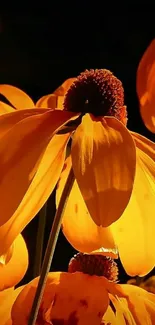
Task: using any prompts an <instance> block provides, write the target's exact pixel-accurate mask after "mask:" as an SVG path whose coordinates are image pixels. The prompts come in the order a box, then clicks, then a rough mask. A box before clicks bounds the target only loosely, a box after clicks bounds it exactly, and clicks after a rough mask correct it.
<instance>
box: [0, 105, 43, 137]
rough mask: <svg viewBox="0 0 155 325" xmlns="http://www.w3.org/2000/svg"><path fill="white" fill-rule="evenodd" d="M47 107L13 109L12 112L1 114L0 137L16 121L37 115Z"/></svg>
mask: <svg viewBox="0 0 155 325" xmlns="http://www.w3.org/2000/svg"><path fill="white" fill-rule="evenodd" d="M47 111H48V110H47V109H38V108H34V109H23V110H19V111H16V110H14V109H13V112H10V113H9V114H3V115H2V116H0V130H1V131H0V139H1V138H2V137H3V136H4V135H5V133H7V132H8V131H9V130H10V129H11V128H12V127H13V126H14V125H15V124H16V123H18V122H20V121H21V120H23V119H25V118H27V117H30V116H33V115H37V114H43V113H46V112H47Z"/></svg>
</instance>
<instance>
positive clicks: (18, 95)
mask: <svg viewBox="0 0 155 325" xmlns="http://www.w3.org/2000/svg"><path fill="white" fill-rule="evenodd" d="M0 94H2V95H3V96H4V97H5V98H6V99H7V100H8V101H9V102H10V103H11V105H12V106H14V107H15V108H17V109H24V108H34V107H35V105H34V103H33V101H32V99H31V98H30V97H29V96H28V95H27V94H26V93H24V91H22V90H21V89H19V88H16V87H14V86H11V85H0Z"/></svg>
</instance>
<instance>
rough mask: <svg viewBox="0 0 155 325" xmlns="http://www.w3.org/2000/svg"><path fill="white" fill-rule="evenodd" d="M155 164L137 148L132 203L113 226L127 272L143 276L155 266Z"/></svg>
mask: <svg viewBox="0 0 155 325" xmlns="http://www.w3.org/2000/svg"><path fill="white" fill-rule="evenodd" d="M154 218H155V162H154V161H153V160H152V159H151V158H150V157H149V156H148V155H146V154H145V153H144V152H143V151H141V150H140V149H138V148H137V166H136V177H135V183H134V188H133V193H132V196H131V200H130V202H129V204H128V206H127V208H126V210H125V211H124V213H123V215H122V217H121V218H120V219H119V220H117V221H116V222H115V223H113V224H112V225H111V230H112V232H113V236H114V239H115V241H116V244H117V245H118V249H119V254H120V258H121V261H122V263H123V266H124V268H125V270H126V272H127V273H128V274H129V275H131V276H135V275H140V276H143V275H145V274H147V273H149V272H150V271H151V269H152V268H153V267H154V265H155V245H154V239H155V227H154Z"/></svg>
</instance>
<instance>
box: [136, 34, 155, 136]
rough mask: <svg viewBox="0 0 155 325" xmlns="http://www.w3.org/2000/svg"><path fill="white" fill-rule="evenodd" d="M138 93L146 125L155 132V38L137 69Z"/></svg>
mask: <svg viewBox="0 0 155 325" xmlns="http://www.w3.org/2000/svg"><path fill="white" fill-rule="evenodd" d="M137 94H138V97H139V101H140V112H141V116H142V119H143V121H144V123H145V125H146V127H147V128H148V129H149V130H150V131H151V132H153V133H155V40H153V41H152V42H151V44H150V45H149V47H148V48H147V49H146V51H145V53H144V55H143V57H142V59H141V61H140V63H139V66H138V70H137Z"/></svg>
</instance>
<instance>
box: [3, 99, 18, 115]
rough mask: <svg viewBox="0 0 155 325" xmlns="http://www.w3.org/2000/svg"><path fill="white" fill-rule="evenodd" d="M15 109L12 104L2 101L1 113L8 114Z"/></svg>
mask: <svg viewBox="0 0 155 325" xmlns="http://www.w3.org/2000/svg"><path fill="white" fill-rule="evenodd" d="M14 111H15V109H14V108H13V107H12V106H10V105H8V104H5V103H3V102H1V101H0V114H6V113H10V112H14Z"/></svg>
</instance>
